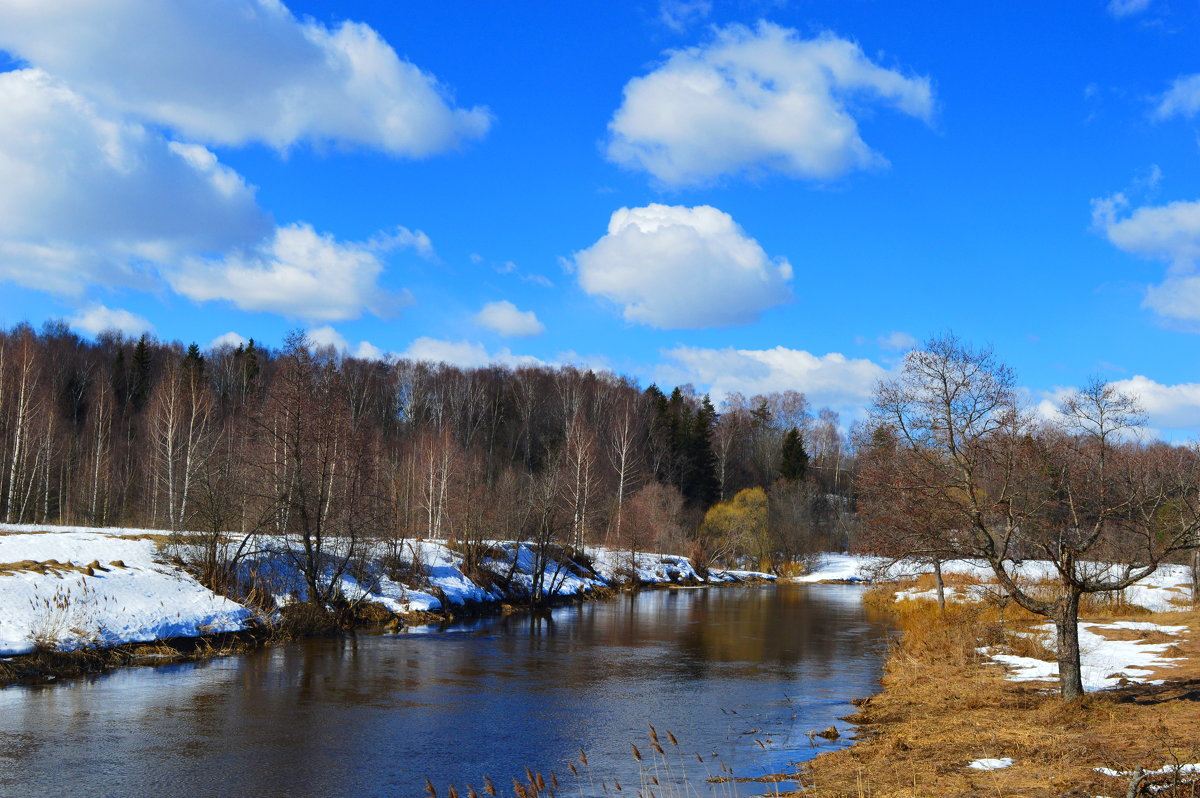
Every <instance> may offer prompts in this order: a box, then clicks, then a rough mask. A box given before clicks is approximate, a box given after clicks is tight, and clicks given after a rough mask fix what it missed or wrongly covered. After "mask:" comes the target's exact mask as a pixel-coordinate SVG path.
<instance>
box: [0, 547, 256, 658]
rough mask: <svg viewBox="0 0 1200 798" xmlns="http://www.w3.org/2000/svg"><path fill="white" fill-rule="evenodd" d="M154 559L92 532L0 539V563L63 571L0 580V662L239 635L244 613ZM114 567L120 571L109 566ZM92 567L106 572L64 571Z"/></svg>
mask: <svg viewBox="0 0 1200 798" xmlns="http://www.w3.org/2000/svg"><path fill="white" fill-rule="evenodd" d="M156 554H157V548H156V546H155V544H154V543H153V542H152V541H149V540H131V539H128V538H121V537H114V536H112V535H107V534H103V533H99V532H96V531H90V532H83V531H73V532H62V533H56V534H11V535H0V563H20V562H22V561H25V560H33V561H35V562H38V563H43V564H44V563H47V562H48V561H50V560H57V561H58V562H59V563H61V564H62V565H63V566H64V567H62V568H51V569H49V570H48V572H47V573H37V572H35V571H31V570H17V571H6V572H2V573H0V656H12V655H14V654H26V653H29V652H30V651H32V650H33V649H34V646H35V642H41V643H44V644H46V645H50V646H55V647H58V648H62V649H67V650H69V649H74V648H79V647H80V646H85V645H93V644H95V645H115V644H118V643H132V642H148V641H152V640H161V639H165V638H171V637H195V636H197V635H200V634H205V633H210V632H232V631H237V630H239V629H243V628H245V626H246V624H247V622H248V621H249V620H250V618H251V616H252V613H251V612H250V610H248V609H246V608H245V607H242V606H241V605H239V604H236V603H234V602H232V601H230V600H228V599H226V598H222V597H221V596H217V595H216V594H214V593H213V592H212V591H210V590H208V589H207V588H205V587H204V586H202V585H201V584H200V583H199V582H197V581H196V580H195V579H193V578H192V577H191V576H190V575H188V574H187V573H185V572H184V571H182V570H181V569H179V568H176V567H174V566H172V565H167V564H164V563H162V562H159V561H157V560H156ZM117 560H119V561H122V562H123V563H124V567H118V566H114V565H111V564H110V563H111V562H113V561H117ZM94 561H98V562H100V563H101V564H102V565H103V567H104V568H105V569H107V570H100V569H97V570H95V575H94V576H87V575H86V574H84V573H82V572H81V571H80V570H72V569H71V568H68V567H66V566H74V567H75V568H79V569H82V568H84V567H85V566H87V565H88V564H89V563H91V562H94Z"/></svg>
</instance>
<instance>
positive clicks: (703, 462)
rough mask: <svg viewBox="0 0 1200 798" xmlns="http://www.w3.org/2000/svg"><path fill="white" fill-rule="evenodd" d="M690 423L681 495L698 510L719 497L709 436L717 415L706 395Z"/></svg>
mask: <svg viewBox="0 0 1200 798" xmlns="http://www.w3.org/2000/svg"><path fill="white" fill-rule="evenodd" d="M689 420H690V421H691V425H690V429H689V435H688V439H687V442H686V447H687V449H686V462H687V465H688V473H687V481H686V484H685V485H684V486H683V495H684V496H685V497H686V498H687V499H688V500H689V501H691V502H693V503H694V504H696V505H697V506H699V507H701V508H707V507H710V506H712V504H713V503H714V502H716V500H717V499H718V498H720V495H721V483H720V480H719V479H717V455H716V452H714V451H713V446H712V432H713V428H714V427H716V425H717V411H716V408H714V407H713V404H712V401H711V400H710V399H709V398H708V396H707V395H705V397H704V398H703V399H702V400H701V402H700V407H699V408H697V410H696V415H695V417H694V418H691V419H689Z"/></svg>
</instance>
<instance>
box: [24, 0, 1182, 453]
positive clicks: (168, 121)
mask: <svg viewBox="0 0 1200 798" xmlns="http://www.w3.org/2000/svg"><path fill="white" fill-rule="evenodd" d="M42 6H47V7H46V8H43V7H42ZM1198 35H1200V8H1198V7H1197V6H1196V5H1195V4H1193V3H1183V2H1179V1H1178V0H1174V1H1173V2H1169V1H1168V0H1114V2H1111V3H1105V2H1101V1H1099V0H1098V1H1097V2H1090V3H1070V4H1048V3H995V4H979V3H946V2H924V3H920V2H912V3H903V4H900V3H887V2H865V0H840V1H838V2H801V1H799V0H792V1H791V2H765V1H764V2H755V1H753V0H747V1H746V2H729V3H722V2H720V1H719V0H712V2H698V1H692V2H684V1H683V0H662V2H658V0H645V1H644V2H641V3H619V2H606V3H591V2H587V3H584V2H580V3H567V4H563V3H558V4H551V3H540V2H494V3H470V4H456V3H427V4H410V3H405V4H398V3H365V2H342V3H336V4H334V3H322V2H304V3H300V2H292V3H288V4H287V6H286V8H285V7H284V6H283V5H282V4H280V3H279V2H276V0H203V2H201V0H180V2H177V3H172V4H159V3H154V2H151V0H105V2H90V3H85V2H82V0H78V1H74V0H72V1H71V2H67V1H66V0H64V2H59V3H54V4H34V3H25V2H18V0H2V1H0V49H2V50H3V51H4V52H5V53H6V56H5V57H4V58H3V59H2V60H0V69H2V70H5V71H4V72H3V74H0V322H2V323H4V324H5V325H11V324H13V323H16V322H19V321H24V320H28V321H30V322H33V323H34V324H40V323H41V322H42V321H44V320H45V319H47V318H51V317H61V318H66V319H69V320H70V321H71V323H72V324H73V326H75V327H76V329H78V330H79V331H80V332H82V333H85V334H94V333H95V332H97V331H98V330H99V329H101V328H102V327H104V326H117V327H120V328H123V329H125V330H126V331H128V332H130V333H135V332H137V331H138V330H139V329H142V328H149V329H150V330H152V331H153V332H154V333H155V334H156V335H158V336H159V337H160V338H163V339H168V340H170V339H180V340H182V341H184V342H190V341H197V342H199V343H200V344H201V345H207V344H209V343H210V342H213V341H215V340H218V339H219V338H220V337H221V336H227V337H226V338H224V339H223V340H236V336H240V337H242V338H249V337H254V338H257V339H261V340H265V341H267V342H270V343H278V342H279V341H280V340H281V339H282V336H283V334H284V332H285V331H286V330H288V329H292V328H296V327H303V328H305V329H308V330H311V331H313V336H314V338H316V339H318V340H322V341H328V342H334V343H336V344H338V345H344V346H345V347H346V348H347V349H348V351H350V352H352V353H359V354H363V355H371V356H381V355H382V354H383V353H397V354H401V355H406V354H407V355H412V356H428V357H434V358H442V359H447V360H450V361H453V362H458V363H461V364H463V365H476V364H480V363H483V362H487V361H490V360H498V361H500V362H510V363H515V362H523V361H524V362H527V361H529V360H530V359H537V360H541V361H544V362H576V363H581V364H586V365H599V366H603V367H607V368H611V369H613V370H616V371H618V372H622V373H627V374H631V375H633V376H636V377H638V378H639V379H640V380H641V381H642V382H643V383H644V384H645V383H648V382H650V381H652V380H657V381H659V382H660V383H664V384H668V385H670V384H674V383H676V382H684V381H690V382H693V383H694V384H696V385H697V387H699V388H700V389H701V390H712V391H714V392H715V393H717V394H723V393H725V392H728V391H734V390H741V391H744V392H746V393H753V392H756V391H763V390H783V389H787V388H795V389H798V390H803V391H805V392H807V393H808V394H809V395H810V397H811V398H812V399H813V401H814V403H816V404H830V405H832V406H834V407H836V408H838V409H840V410H842V411H843V412H844V413H846V414H847V417H849V416H850V415H851V414H853V413H854V411H855V408H858V407H861V406H862V405H863V403H864V402H866V401H867V400H868V399H869V393H870V387H871V385H872V383H873V381H874V380H876V379H878V378H879V377H881V376H883V375H885V374H886V373H887V372H888V370H890V369H892V368H894V367H895V364H896V363H897V362H898V360H899V358H900V357H902V355H903V352H904V350H905V348H906V347H908V346H910V345H911V344H912V343H913V342H914V341H919V340H921V339H923V338H925V337H927V336H928V335H930V334H934V333H938V332H942V331H945V330H948V329H952V330H953V331H954V332H956V333H957V334H959V335H960V336H962V337H964V338H966V339H968V340H971V341H974V342H977V343H988V344H991V345H993V346H994V347H995V349H996V350H997V352H998V353H999V355H1000V356H1001V357H1002V358H1003V359H1005V360H1006V361H1008V362H1009V363H1010V364H1011V365H1013V366H1014V368H1015V369H1016V370H1017V372H1018V374H1019V377H1020V380H1021V382H1022V384H1023V385H1025V386H1026V387H1027V388H1028V389H1029V391H1030V397H1031V400H1032V401H1034V402H1040V401H1053V399H1054V396H1055V395H1056V391H1058V390H1059V389H1061V388H1063V387H1065V386H1072V385H1078V384H1080V383H1082V382H1083V381H1084V380H1086V379H1087V378H1088V377H1090V376H1092V375H1097V376H1100V377H1102V378H1105V379H1108V380H1112V381H1118V382H1119V383H1120V384H1121V385H1122V386H1123V387H1126V388H1128V389H1131V390H1135V391H1137V392H1138V393H1139V394H1141V396H1142V400H1143V402H1144V404H1145V405H1146V406H1147V409H1148V410H1149V411H1150V416H1151V424H1152V426H1154V427H1155V428H1156V429H1158V430H1160V431H1161V432H1162V434H1164V435H1166V436H1167V437H1170V438H1174V439H1180V438H1184V437H1190V436H1192V435H1193V434H1194V433H1195V432H1196V430H1197V428H1198V427H1200V384H1197V383H1198V381H1197V377H1196V372H1197V361H1198V357H1197V354H1196V351H1197V347H1196V343H1197V338H1196V333H1197V331H1200V277H1197V276H1196V260H1197V258H1200V181H1198V179H1197V178H1198V177H1200V175H1198V169H1197V167H1198V166H1200V144H1198V142H1200V124H1198V122H1197V115H1198V114H1200V78H1196V79H1191V78H1192V76H1194V75H1196V74H1197V73H1200V57H1198V56H1197V53H1198V52H1200V50H1198V49H1197V47H1196V44H1197V37H1198ZM1190 79H1191V80H1190ZM230 333H233V334H234V335H232V336H230V335H228V334H230ZM364 342H365V343H364Z"/></svg>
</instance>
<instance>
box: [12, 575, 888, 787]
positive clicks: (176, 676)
mask: <svg viewBox="0 0 1200 798" xmlns="http://www.w3.org/2000/svg"><path fill="white" fill-rule="evenodd" d="M887 635H888V627H887V625H886V623H885V622H884V621H882V620H878V619H873V618H872V617H871V616H870V615H869V613H868V612H867V611H866V610H864V608H863V607H862V604H861V602H860V588H856V587H852V586H840V585H779V586H765V587H733V588H730V587H723V588H710V589H684V590H663V591H644V592H641V593H638V594H636V595H629V596H622V597H619V598H617V599H614V600H611V601H598V602H590V603H586V604H583V605H579V606H572V607H564V608H561V609H558V610H555V611H554V612H552V613H550V614H548V615H543V616H540V617H531V616H528V615H512V616H508V617H503V618H489V619H485V620H482V621H475V622H472V623H464V624H458V625H451V626H449V627H447V628H446V629H443V630H433V629H422V630H411V631H408V632H403V633H400V634H396V635H361V634H360V635H358V636H357V637H353V638H344V639H329V640H310V641H304V642H301V643H296V644H290V645H284V646H277V647H273V648H268V649H264V650H261V651H259V652H256V653H254V654H251V655H248V656H240V657H229V658H224V659H219V660H213V661H209V662H203V663H198V664H184V665H170V666H164V667H159V668H126V669H122V670H119V671H117V672H114V673H112V674H108V675H105V676H102V677H98V678H93V679H86V680H74V681H69V682H63V683H61V684H54V685H47V686H37V687H21V686H17V687H8V688H5V689H3V690H0V794H3V795H12V796H18V795H55V796H58V795H84V794H86V795H91V796H101V795H112V796H150V795H156V796H174V795H180V796H183V795H188V796H191V795H195V796H228V795H252V796H258V795H264V796H266V795H272V796H273V795H279V796H341V795H347V796H360V795H362V796H405V797H407V796H421V795H424V794H425V792H424V784H425V782H424V779H425V778H429V779H430V780H431V782H432V783H433V784H434V785H435V787H436V789H437V791H438V795H439V796H442V797H443V798H444V796H446V794H447V788H448V787H449V786H450V785H457V787H458V790H459V795H460V796H463V798H465V796H466V794H467V793H466V790H465V785H466V784H468V783H470V784H473V785H475V787H476V789H477V790H478V789H480V787H481V786H482V784H483V777H484V776H485V775H486V776H489V777H491V778H492V779H493V780H494V781H495V783H496V786H497V789H499V790H500V791H501V794H504V795H511V794H512V779H513V777H520V778H524V769H525V768H526V767H529V768H530V769H531V770H532V771H533V772H535V773H538V772H540V773H542V774H543V778H544V779H545V780H546V781H549V780H550V773H551V771H553V772H554V773H555V774H556V775H557V777H558V779H559V781H560V784H561V785H562V787H563V788H562V789H561V791H560V794H562V795H594V794H595V795H599V794H602V793H603V791H604V788H607V789H608V791H609V794H612V795H620V794H625V795H633V794H635V793H636V791H637V788H638V787H639V786H640V785H642V784H646V785H647V786H650V785H651V784H652V782H650V779H651V778H657V779H658V780H659V781H660V782H661V783H663V785H664V786H662V787H661V788H659V787H656V788H654V794H656V795H663V794H666V795H675V794H680V795H682V794H685V793H686V794H688V795H696V794H698V795H710V794H711V795H755V794H763V793H768V794H769V793H771V792H772V791H773V789H774V786H773V785H769V784H761V783H758V784H753V783H751V784H746V783H743V784H728V783H727V784H717V785H709V784H708V783H707V782H706V776H708V775H721V774H722V773H724V772H726V771H727V770H732V772H733V773H734V775H736V776H739V777H753V776H760V775H763V774H766V773H772V772H779V771H782V770H785V769H788V768H789V766H790V765H791V763H793V762H796V761H800V760H804V759H808V758H810V757H812V756H814V755H816V754H817V753H819V752H820V751H822V750H829V749H830V748H832V747H838V746H841V745H845V744H846V743H847V740H846V739H845V738H842V739H841V740H839V741H836V742H828V741H825V740H822V739H821V738H811V737H810V736H809V735H808V734H807V732H809V731H810V730H814V729H816V730H820V729H825V728H827V727H828V726H830V725H835V726H837V727H838V728H840V729H842V730H843V731H845V730H846V729H847V724H845V723H844V722H842V721H839V720H838V718H839V717H841V716H843V715H846V714H849V713H850V712H851V711H852V710H853V707H852V706H851V705H850V704H849V701H850V699H852V698H855V697H859V696H865V695H869V694H871V693H873V692H876V691H877V690H878V685H877V680H878V678H879V675H880V665H881V661H880V656H879V655H880V650H881V647H882V644H883V641H884V640H885V639H886V637H887ZM649 724H653V725H654V726H655V727H657V730H658V734H659V741H660V745H661V746H662V747H663V750H664V752H665V757H664V756H660V755H659V754H658V753H657V752H655V751H654V750H653V749H652V747H651V740H650V739H649V737H648V735H649V729H648V725H649ZM667 731H670V732H672V733H673V734H674V735H675V738H676V739H677V740H678V743H679V745H678V746H673V745H671V743H670V740H669V739H668V738H667V736H666V732H667ZM631 745H637V747H638V749H639V752H640V754H641V755H642V757H643V759H642V761H641V762H638V761H635V759H634V757H633V750H632V748H631ZM581 749H582V750H583V751H584V752H586V756H587V760H588V765H587V766H586V767H585V766H583V765H582V763H581V762H580V751H581ZM699 760H703V761H699ZM568 763H572V764H574V765H575V767H576V770H578V771H580V775H579V776H578V777H576V776H573V775H571V773H570V769H569V767H568ZM681 777H682V778H686V780H687V782H688V784H689V785H690V787H688V788H687V789H686V790H685V789H684V788H683V787H680V786H674V787H672V786H668V784H669V783H670V782H672V780H674V782H675V784H676V785H678V780H679V779H680V778H681ZM614 781H616V782H620V783H621V785H622V788H623V789H624V793H620V792H617V791H616V790H615V784H614ZM602 784H603V785H604V786H603V787H602ZM794 786H795V785H794V783H785V784H782V785H779V787H780V788H781V789H787V788H790V787H794ZM481 794H482V792H481Z"/></svg>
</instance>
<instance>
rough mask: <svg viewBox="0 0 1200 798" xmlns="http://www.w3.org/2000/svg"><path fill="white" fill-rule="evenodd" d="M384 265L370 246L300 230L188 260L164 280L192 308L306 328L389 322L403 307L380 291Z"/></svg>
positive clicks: (403, 299)
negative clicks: (372, 318)
mask: <svg viewBox="0 0 1200 798" xmlns="http://www.w3.org/2000/svg"><path fill="white" fill-rule="evenodd" d="M382 272H383V263H382V262H381V261H380V260H379V258H378V257H377V256H376V254H375V251H374V248H373V247H372V246H371V245H370V244H355V243H342V242H339V241H336V240H334V238H333V237H332V236H330V235H322V234H319V233H317V232H316V231H314V230H313V229H312V227H311V226H309V225H307V224H293V225H288V226H287V227H281V228H278V229H277V230H276V231H275V235H274V237H273V238H272V239H271V240H270V241H268V242H267V243H265V244H264V245H263V246H261V247H259V248H257V249H254V250H249V251H242V252H238V253H235V254H231V255H229V256H227V257H225V258H221V259H217V260H201V259H199V258H192V259H189V260H188V261H187V262H186V263H185V264H184V266H183V267H181V268H178V269H174V270H172V271H171V272H169V273H168V274H167V279H168V280H169V281H170V283H171V287H172V288H174V289H175V290H176V291H178V292H179V293H181V294H184V295H185V296H188V297H191V298H192V299H195V300H197V301H210V300H225V301H228V302H232V303H233V304H234V305H236V306H237V307H239V308H241V309H242V310H251V311H266V312H269V313H278V314H281V315H284V316H292V317H296V318H302V319H310V320H313V321H341V320H345V319H354V318H357V317H359V316H361V315H362V314H363V313H364V312H368V311H369V312H371V313H373V314H375V315H377V316H380V317H386V316H389V315H392V314H394V313H395V312H396V311H397V310H398V309H399V308H400V307H401V306H402V305H403V304H405V303H406V302H408V301H410V300H409V299H408V297H407V296H405V295H396V294H392V293H390V292H387V291H385V290H383V289H381V288H380V287H379V284H378V278H379V275H380V274H381V273H382Z"/></svg>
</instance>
